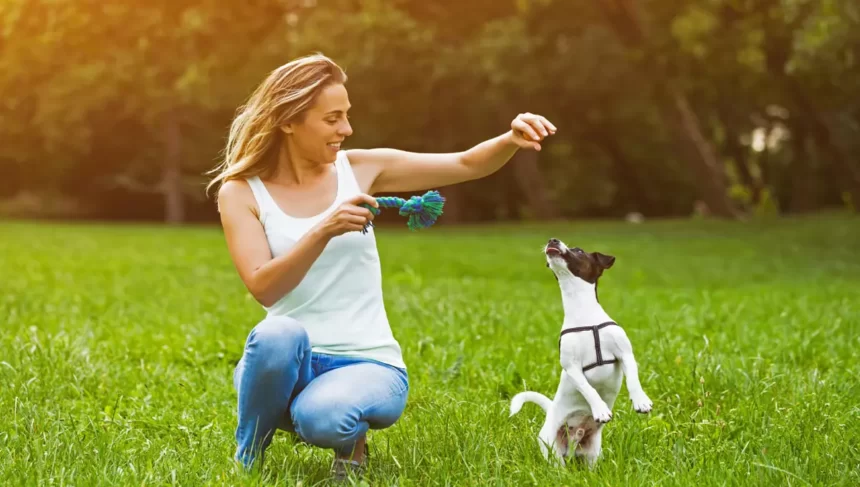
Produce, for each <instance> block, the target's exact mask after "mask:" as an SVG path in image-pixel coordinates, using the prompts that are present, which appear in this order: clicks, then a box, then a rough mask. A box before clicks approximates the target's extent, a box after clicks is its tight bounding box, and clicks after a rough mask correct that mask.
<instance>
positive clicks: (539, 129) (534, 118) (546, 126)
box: [511, 113, 556, 151]
mask: <svg viewBox="0 0 860 487" xmlns="http://www.w3.org/2000/svg"><path fill="white" fill-rule="evenodd" d="M555 131H556V128H555V125H553V124H551V123H550V121H549V120H547V119H546V118H544V117H542V116H540V115H535V114H533V113H521V114H519V115H517V118H515V119H514V121H513V122H511V134H512V139H513V142H514V143H515V144H517V145H518V146H519V147H522V148H523V149H529V148H531V149H534V150H537V151H539V150H540V149H541V147H540V141H542V140H543V139H544V138H546V137H549V136H550V135H553V134H555Z"/></svg>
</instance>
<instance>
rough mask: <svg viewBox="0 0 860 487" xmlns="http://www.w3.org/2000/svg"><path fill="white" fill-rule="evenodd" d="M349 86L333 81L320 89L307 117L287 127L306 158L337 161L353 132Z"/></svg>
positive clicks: (300, 152)
mask: <svg viewBox="0 0 860 487" xmlns="http://www.w3.org/2000/svg"><path fill="white" fill-rule="evenodd" d="M350 106H351V105H350V103H349V96H347V93H346V87H345V86H344V85H342V84H331V85H329V86H327V87H325V88H323V90H322V91H321V92H320V94H319V96H318V97H317V99H316V103H314V105H313V106H312V107H311V108H310V109H308V110H307V111H306V112H305V117H304V120H302V121H301V122H298V123H291V124H288V125H286V126H285V127H284V131H285V132H287V134H288V137H289V139H288V140H290V141H291V145H292V149H293V151H295V153H296V154H297V155H298V156H300V157H301V158H303V159H306V160H308V161H312V162H316V163H319V164H326V163H333V162H334V161H335V159H336V158H337V153H338V151H339V150H340V144H341V142H343V140H344V139H346V138H347V137H349V136H350V135H352V127H351V126H350V125H349V120H348V118H347V111H349V108H350Z"/></svg>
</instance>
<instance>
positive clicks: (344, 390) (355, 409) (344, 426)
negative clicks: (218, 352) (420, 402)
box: [233, 317, 409, 468]
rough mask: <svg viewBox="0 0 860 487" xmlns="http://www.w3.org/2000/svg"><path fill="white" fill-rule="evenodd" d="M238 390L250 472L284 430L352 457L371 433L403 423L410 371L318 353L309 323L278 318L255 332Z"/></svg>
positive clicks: (240, 433) (243, 454)
mask: <svg viewBox="0 0 860 487" xmlns="http://www.w3.org/2000/svg"><path fill="white" fill-rule="evenodd" d="M233 386H234V387H235V388H236V390H237V391H238V395H239V411H238V412H239V424H238V426H237V428H236V442H237V443H238V445H237V448H236V460H238V461H239V462H240V463H242V465H244V466H245V467H246V468H249V467H251V466H252V464H253V463H254V462H255V460H256V459H257V458H258V457H259V458H260V460H261V461H262V458H263V454H264V452H265V450H266V448H267V447H268V446H269V444H270V443H271V441H272V436H273V435H274V433H275V430H276V429H282V430H285V431H289V432H293V433H296V434H297V435H298V436H299V437H300V438H301V439H302V440H303V441H305V442H306V443H309V444H311V445H315V446H319V447H323V448H331V449H333V450H335V452H336V453H339V454H342V455H349V454H350V453H351V452H352V450H353V448H354V446H355V443H356V441H357V440H359V439H360V438H361V437H362V436H364V435H365V433H367V430H368V429H371V428H372V429H383V428H387V427H389V426H391V425H393V424H394V423H395V422H396V421H397V420H398V419H399V418H400V415H401V414H402V413H403V410H404V408H405V407H406V397H407V395H408V391H409V380H408V376H407V374H406V371H405V370H403V369H400V368H398V367H394V366H391V365H387V364H384V363H381V362H377V361H373V360H368V359H364V358H355V357H343V356H339V355H325V354H319V353H314V352H311V345H310V341H309V339H308V334H307V332H306V331H305V329H304V328H303V327H302V326H301V323H299V322H298V321H296V320H293V319H290V318H283V317H280V318H279V317H270V318H266V319H265V320H263V321H261V322H260V323H259V324H258V325H257V326H256V327H254V329H253V330H251V333H250V334H249V335H248V339H247V341H246V343H245V350H244V353H243V355H242V358H241V360H239V363H238V364H237V365H236V369H235V370H234V371H233Z"/></svg>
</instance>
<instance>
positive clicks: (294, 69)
mask: <svg viewBox="0 0 860 487" xmlns="http://www.w3.org/2000/svg"><path fill="white" fill-rule="evenodd" d="M346 79H347V77H346V73H345V72H344V70H343V69H342V68H341V67H340V66H338V65H337V64H336V63H335V62H334V61H332V60H331V59H329V58H328V57H326V56H324V55H322V54H319V53H317V54H311V55H308V56H303V57H300V58H297V59H294V60H292V61H290V62H288V63H287V64H284V65H283V66H281V67H279V68H277V69H275V70H274V71H272V72H271V73H270V74H269V75H268V76H267V77H266V79H265V80H264V81H263V82H262V83H261V84H260V86H258V87H257V89H256V90H254V93H253V94H252V95H251V97H250V98H249V99H248V101H247V103H245V105H243V106H241V107H240V108H239V109H238V110H237V114H236V117H235V118H234V119H233V123H232V124H231V126H230V135H229V137H228V139H227V146H226V148H225V149H224V152H223V153H224V157H223V159H222V161H221V162H220V163H219V164H218V165H217V166H216V167H215V168H214V169H213V170H212V171H210V174H211V173H217V175H216V176H215V178H214V179H212V181H210V182H209V184H208V185H207V186H206V192H207V194H208V192H209V189H210V188H211V187H212V186H216V185H217V186H219V187H220V186H221V185H222V184H224V183H225V182H227V181H229V180H231V179H242V178H247V177H251V176H262V177H267V176H270V175H272V173H273V172H274V171H275V169H276V167H277V157H275V154H276V153H277V151H278V148H279V147H280V145H281V141H282V138H283V132H282V131H281V129H280V127H281V126H283V125H284V124H287V123H290V122H300V121H301V120H302V117H304V114H305V112H306V111H307V110H308V109H309V108H310V107H311V106H312V105H313V103H314V101H315V100H316V98H317V96H318V95H319V93H320V91H322V90H323V88H325V87H326V86H328V85H330V84H335V83H337V84H344V83H346ZM216 201H217V196H216Z"/></svg>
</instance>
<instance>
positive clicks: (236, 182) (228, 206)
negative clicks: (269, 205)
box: [218, 179, 259, 215]
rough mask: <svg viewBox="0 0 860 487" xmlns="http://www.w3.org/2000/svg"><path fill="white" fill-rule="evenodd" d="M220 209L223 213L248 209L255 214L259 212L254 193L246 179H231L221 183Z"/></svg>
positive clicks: (219, 190)
mask: <svg viewBox="0 0 860 487" xmlns="http://www.w3.org/2000/svg"><path fill="white" fill-rule="evenodd" d="M218 209H219V211H221V213H224V212H225V211H226V212H227V213H235V212H236V211H238V210H242V209H248V210H251V212H252V213H254V214H255V215H258V214H259V210H258V208H257V202H256V200H255V199H254V193H253V192H252V191H251V186H249V185H248V182H247V181H245V180H244V179H231V180H229V181H225V182H224V184H222V185H221V187H220V188H219V189H218Z"/></svg>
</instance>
